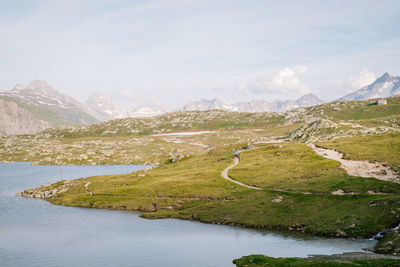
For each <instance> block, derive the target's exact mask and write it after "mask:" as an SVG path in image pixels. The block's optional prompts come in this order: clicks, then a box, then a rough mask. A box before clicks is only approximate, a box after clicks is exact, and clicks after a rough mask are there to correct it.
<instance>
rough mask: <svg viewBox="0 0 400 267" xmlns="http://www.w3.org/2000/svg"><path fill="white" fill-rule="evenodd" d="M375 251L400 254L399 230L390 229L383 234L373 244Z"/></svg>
mask: <svg viewBox="0 0 400 267" xmlns="http://www.w3.org/2000/svg"><path fill="white" fill-rule="evenodd" d="M375 252H376V253H383V254H395V255H399V254H400V232H399V231H398V230H397V231H392V232H390V233H388V234H387V235H385V236H384V237H383V238H382V239H380V240H379V242H378V243H377V244H376V246H375Z"/></svg>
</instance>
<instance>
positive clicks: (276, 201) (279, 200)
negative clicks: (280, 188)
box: [271, 196, 283, 203]
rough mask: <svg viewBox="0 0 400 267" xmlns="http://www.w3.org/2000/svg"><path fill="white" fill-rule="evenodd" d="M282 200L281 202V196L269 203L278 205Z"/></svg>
mask: <svg viewBox="0 0 400 267" xmlns="http://www.w3.org/2000/svg"><path fill="white" fill-rule="evenodd" d="M282 200H283V197H282V196H278V198H275V199H273V200H271V202H273V203H279V202H282Z"/></svg>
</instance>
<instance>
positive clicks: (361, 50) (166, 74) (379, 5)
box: [0, 0, 400, 109]
mask: <svg viewBox="0 0 400 267" xmlns="http://www.w3.org/2000/svg"><path fill="white" fill-rule="evenodd" d="M399 62H400V1H398V0H393V1H392V0H380V1H375V0H374V1H369V0H345V1H341V0H335V1H319V0H318V1H317V0H316V1H308V0H303V1H286V0H282V1H268V0H261V1H258V0H249V1H239V0H154V1H153V0H146V1H144V0H143V1H142V0H136V1H135V0H130V1H129V0H113V1H106V0H98V1H90V0H37V1H35V0H13V1H8V0H0V73H1V75H0V88H1V89H3V90H9V89H12V88H13V87H14V86H15V84H17V83H21V84H27V83H29V82H30V81H31V80H33V79H40V80H45V81H47V82H48V83H49V84H50V85H52V86H53V87H55V88H56V89H58V90H59V91H61V92H63V93H65V94H68V95H70V96H72V97H75V98H76V99H78V100H80V101H85V100H86V99H87V97H88V96H89V95H90V94H92V93H95V92H100V93H102V94H104V95H106V96H108V97H110V98H111V99H113V100H114V101H116V102H118V103H120V104H121V105H124V106H125V107H127V108H132V109H133V108H135V107H138V106H149V107H153V108H162V109H171V108H173V107H176V106H180V105H184V104H186V103H187V102H189V101H194V100H199V99H200V98H208V99H211V98H220V99H223V100H226V101H228V102H236V101H250V100H252V99H265V100H267V101H272V100H275V99H295V98H298V97H299V96H301V95H303V94H306V93H314V94H315V95H317V96H318V97H320V98H322V99H324V100H333V99H335V98H338V97H341V96H343V95H344V94H347V93H349V92H352V91H355V90H357V89H359V88H360V87H362V86H364V85H367V84H369V83H371V82H373V81H374V80H375V79H376V78H377V77H379V76H381V75H382V74H383V73H384V72H389V73H390V74H392V75H396V76H397V75H400V64H399Z"/></svg>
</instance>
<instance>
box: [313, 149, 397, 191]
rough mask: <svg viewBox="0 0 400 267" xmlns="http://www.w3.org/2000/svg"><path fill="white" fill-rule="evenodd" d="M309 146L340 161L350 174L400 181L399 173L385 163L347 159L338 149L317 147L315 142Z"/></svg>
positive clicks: (318, 152) (325, 155) (321, 154)
mask: <svg viewBox="0 0 400 267" xmlns="http://www.w3.org/2000/svg"><path fill="white" fill-rule="evenodd" d="M309 146H310V147H311V148H312V149H313V150H314V152H315V153H317V154H318V155H320V156H322V157H324V158H327V159H332V160H336V161H339V162H340V163H341V167H342V168H343V169H345V170H346V171H347V173H348V174H349V175H352V176H360V177H365V178H370V177H373V178H376V179H379V180H384V181H390V182H395V183H400V178H399V176H398V174H397V173H395V172H394V171H393V170H392V169H390V167H389V166H386V165H385V164H383V163H380V162H369V161H366V160H347V159H343V154H342V153H340V152H338V151H335V150H332V149H326V148H321V147H316V146H315V145H314V144H309Z"/></svg>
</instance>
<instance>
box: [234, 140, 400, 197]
mask: <svg viewBox="0 0 400 267" xmlns="http://www.w3.org/2000/svg"><path fill="white" fill-rule="evenodd" d="M378 138H379V137H378ZM395 140H396V142H400V135H397V136H396V139H395ZM337 142H340V139H339V141H337ZM357 144H358V148H359V149H360V150H361V151H362V150H363V146H367V147H369V145H366V144H369V143H366V142H364V141H363V140H361V141H360V142H359V143H357ZM371 144H373V142H371ZM371 146H373V145H371ZM399 148H400V145H397V147H393V148H392V150H394V151H396V150H398V149H399ZM388 154H389V155H392V154H391V152H390V151H386V150H385V149H383V148H382V149H381V150H380V151H379V152H378V153H377V150H375V155H381V156H382V157H384V156H385V155H388ZM394 157H395V156H394ZM396 160H397V158H396ZM230 176H231V177H232V178H234V179H236V180H238V181H240V182H243V183H245V184H251V185H255V186H258V187H262V188H274V189H283V190H289V191H302V192H314V193H317V192H321V193H330V192H333V191H336V190H339V189H342V190H344V191H345V192H353V193H357V194H366V193H367V192H368V191H369V190H372V191H376V192H385V193H395V194H400V185H399V184H393V183H391V182H382V181H378V180H376V179H365V178H360V177H353V176H349V175H347V174H346V172H345V170H343V169H342V168H340V163H339V162H337V161H334V160H330V159H325V158H323V157H320V156H318V155H317V154H315V153H314V152H313V151H312V149H311V148H310V147H308V146H306V145H304V144H298V143H282V144H275V145H267V146H265V147H262V148H258V149H253V150H250V151H245V152H243V153H241V163H240V164H239V165H238V166H237V167H236V168H234V169H233V170H231V172H230Z"/></svg>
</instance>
